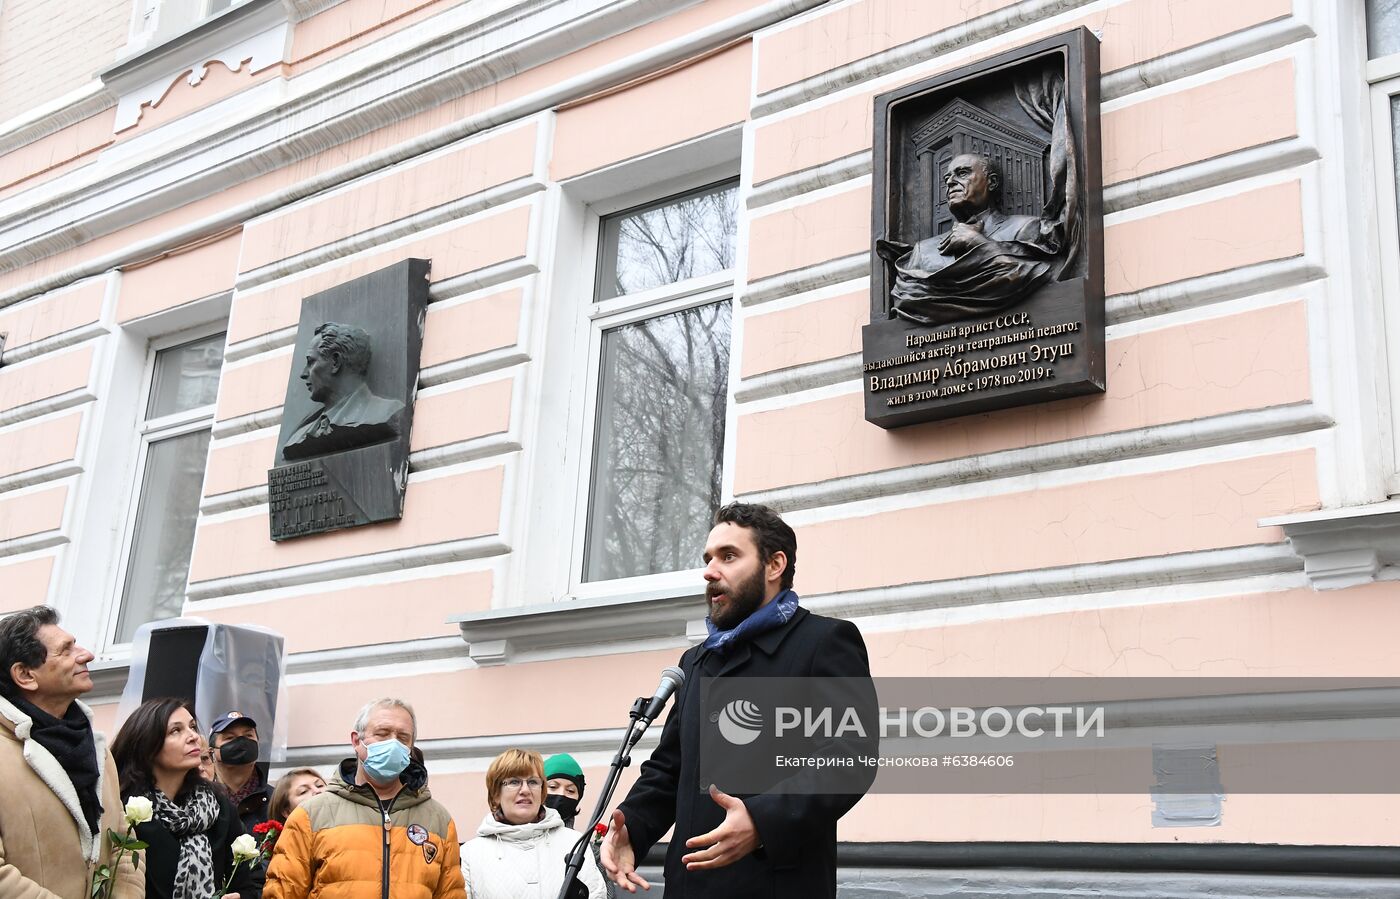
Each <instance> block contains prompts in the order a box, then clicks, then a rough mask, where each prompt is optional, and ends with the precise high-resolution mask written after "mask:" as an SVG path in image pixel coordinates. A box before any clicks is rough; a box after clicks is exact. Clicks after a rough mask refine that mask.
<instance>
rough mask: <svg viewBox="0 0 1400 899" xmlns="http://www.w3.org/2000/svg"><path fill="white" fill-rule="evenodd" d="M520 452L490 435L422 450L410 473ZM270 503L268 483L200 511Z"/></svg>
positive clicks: (214, 499)
mask: <svg viewBox="0 0 1400 899" xmlns="http://www.w3.org/2000/svg"><path fill="white" fill-rule="evenodd" d="M519 450H520V443H519V442H518V441H517V440H516V439H515V437H513V436H512V435H510V434H507V433H504V432H501V433H496V434H487V435H485V436H483V437H473V438H471V439H470V440H462V441H460V442H458V443H449V444H446V445H444V446H435V447H432V448H431V449H423V450H418V451H416V452H414V453H413V454H411V455H410V456H409V457H408V470H409V471H410V472H418V471H431V470H433V469H434V468H445V467H447V466H448V465H459V464H461V463H463V462H474V461H476V460H477V459H485V458H486V457H488V456H501V455H505V454H506V453H514V452H519ZM272 464H273V462H272V460H268V465H269V467H270V466H271V465H272ZM266 502H267V483H266V482H264V483H262V484H257V485H254V486H252V487H245V488H243V489H242V490H233V491H230V492H228V493H221V494H217V495H215V496H211V497H209V498H208V499H205V500H204V501H203V502H201V503H200V504H199V511H200V512H201V513H202V514H204V515H218V514H220V513H222V512H230V511H233V510H234V509H246V508H250V507H252V506H261V505H263V504H264V503H266Z"/></svg>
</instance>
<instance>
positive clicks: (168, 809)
mask: <svg viewBox="0 0 1400 899" xmlns="http://www.w3.org/2000/svg"><path fill="white" fill-rule="evenodd" d="M112 755H113V757H114V758H115V759H116V762H117V772H118V774H119V775H120V777H121V790H122V800H123V801H125V800H127V799H129V798H131V797H132V796H145V797H147V798H148V799H150V800H151V803H152V805H153V806H154V815H153V817H152V818H151V820H150V821H148V822H146V823H145V824H138V825H137V826H136V838H137V839H139V840H143V841H144V842H146V843H147V844H148V845H149V847H150V848H148V849H147V850H146V853H145V855H146V896H147V897H148V899H213V897H214V896H215V895H217V894H218V892H219V890H220V889H222V888H223V885H224V883H225V881H227V880H228V877H229V871H230V870H231V869H232V868H233V848H232V846H233V841H234V838H235V837H238V836H240V835H241V834H242V833H243V832H244V831H243V825H242V823H241V822H240V821H239V820H238V815H236V814H235V813H234V810H233V806H232V805H231V804H230V803H229V801H228V799H226V798H225V797H224V796H223V794H222V793H221V792H220V791H219V790H217V789H215V788H213V787H212V786H210V785H209V784H207V783H205V782H204V779H203V778H201V777H200V776H199V756H200V741H199V726H198V725H197V724H196V722H195V718H194V708H193V707H192V706H191V705H190V704H189V703H188V702H186V701H185V700H183V699H151V700H147V701H146V702H144V703H142V704H141V706H140V707H139V708H137V709H136V711H134V712H132V713H131V717H130V718H127V719H126V723H125V724H123V725H122V728H121V731H120V732H119V733H118V734H117V739H116V740H115V741H114V742H113V743H112ZM249 885H250V881H249V871H248V866H247V865H246V864H245V865H240V866H239V867H238V870H237V872H236V873H235V874H234V877H233V882H232V884H230V886H229V893H228V895H227V897H226V899H239V897H240V893H241V895H242V896H250V895H251V894H250V893H249V892H248V888H249Z"/></svg>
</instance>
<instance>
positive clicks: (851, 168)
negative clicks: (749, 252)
mask: <svg viewBox="0 0 1400 899" xmlns="http://www.w3.org/2000/svg"><path fill="white" fill-rule="evenodd" d="M870 171H871V168H870V151H869V150H862V151H861V152H859V153H852V154H851V155H850V156H843V157H841V158H840V159H833V160H831V161H830V162H824V163H821V164H820V165H814V166H811V167H810V168H805V169H802V170H800V171H796V172H790V173H788V174H786V175H779V176H778V177H776V178H771V179H769V180H767V181H764V182H763V183H762V184H757V185H755V186H754V188H753V190H751V191H749V197H748V202H747V204H746V205H747V206H748V208H750V209H758V208H760V207H763V206H769V205H771V204H773V203H777V202H779V201H781V200H787V199H790V198H792V197H798V196H801V195H802V194H805V193H810V192H811V191H814V190H820V189H821V188H823V187H831V186H832V185H833V184H843V183H845V182H847V181H852V180H854V179H856V178H861V177H864V176H866V175H869V174H870Z"/></svg>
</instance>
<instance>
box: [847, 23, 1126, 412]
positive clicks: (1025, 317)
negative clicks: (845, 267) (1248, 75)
mask: <svg viewBox="0 0 1400 899" xmlns="http://www.w3.org/2000/svg"><path fill="white" fill-rule="evenodd" d="M1098 115H1099V46H1098V39H1097V38H1095V37H1094V35H1093V34H1092V33H1091V32H1089V31H1088V30H1087V29H1083V28H1080V29H1076V30H1074V31H1071V32H1067V33H1065V34H1062V35H1057V36H1055V37H1051V38H1046V39H1043V40H1040V41H1037V42H1035V43H1033V44H1030V45H1028V46H1025V47H1021V48H1019V49H1016V50H1013V51H1010V52H1007V53H1003V54H1000V55H998V56H995V57H993V58H991V59H987V60H983V61H980V62H977V63H974V64H972V65H968V66H964V67H962V68H960V69H956V70H954V71H950V72H947V73H944V74H941V75H938V76H935V77H933V78H929V79H926V80H924V81H920V82H918V83H916V84H910V85H906V86H904V87H902V88H899V89H897V90H894V91H890V92H889V93H885V94H881V95H880V96H878V97H876V99H875V144H874V147H875V149H874V154H875V155H874V163H873V166H874V176H873V190H874V202H873V204H872V215H873V228H872V230H873V244H874V246H873V255H872V266H871V276H870V285H871V310H870V324H869V325H866V326H865V328H864V330H863V333H862V338H863V339H862V345H863V362H864V365H863V379H864V384H865V387H864V390H865V417H866V419H867V420H868V421H870V422H872V423H873V424H877V425H879V426H880V427H883V428H894V427H900V426H903V425H910V424H917V423H920V422H926V421H935V420H938V419H944V418H953V417H955V416H959V415H970V414H973V413H979V412H990V411H992V410H995V409H1004V408H1008V407H1011V406H1019V405H1024V404H1027V403H1035V402H1045V401H1049V400H1056V399H1063V398H1065V397H1071V396H1079V395H1083V394H1089V393H1102V392H1103V390H1104V338H1103V327H1104V307H1103V209H1102V169H1101V165H1100V154H1099V118H1098Z"/></svg>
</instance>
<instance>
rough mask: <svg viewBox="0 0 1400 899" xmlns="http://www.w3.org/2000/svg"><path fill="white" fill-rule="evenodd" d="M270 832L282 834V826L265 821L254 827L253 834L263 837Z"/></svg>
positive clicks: (274, 822)
mask: <svg viewBox="0 0 1400 899" xmlns="http://www.w3.org/2000/svg"><path fill="white" fill-rule="evenodd" d="M270 831H276V832H277V833H281V832H282V825H281V824H278V823H277V822H276V821H264V822H263V823H261V824H254V825H253V833H254V834H256V835H257V836H262V835H263V834H265V833H268V832H270Z"/></svg>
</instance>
